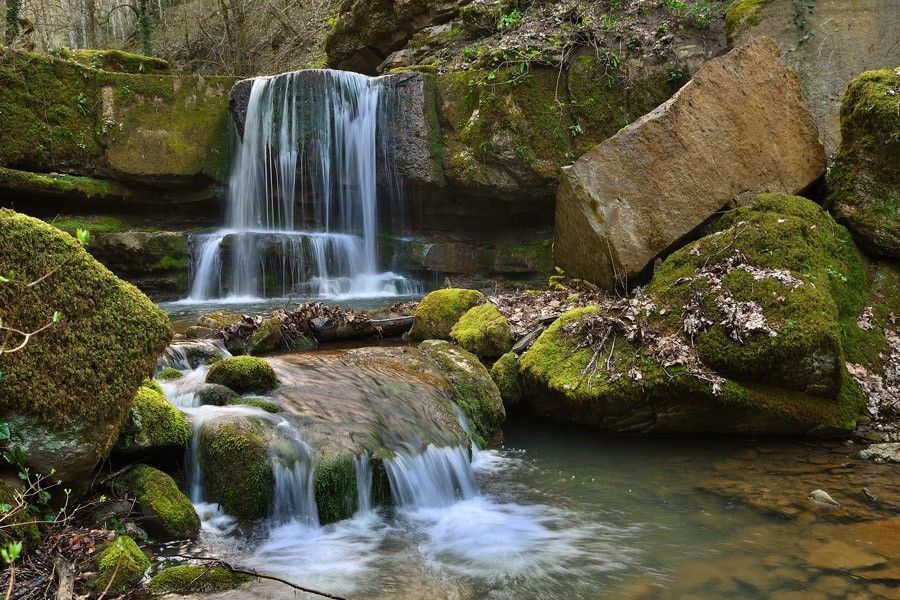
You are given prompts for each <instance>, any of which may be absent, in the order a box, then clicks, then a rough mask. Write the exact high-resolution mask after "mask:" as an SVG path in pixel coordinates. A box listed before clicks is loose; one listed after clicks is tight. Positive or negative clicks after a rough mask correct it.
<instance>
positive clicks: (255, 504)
mask: <svg viewBox="0 0 900 600" xmlns="http://www.w3.org/2000/svg"><path fill="white" fill-rule="evenodd" d="M267 426H268V425H267V423H264V422H261V421H251V420H246V419H242V420H235V421H227V422H213V423H210V424H209V425H207V426H205V427H204V428H203V430H202V431H201V432H200V466H201V468H202V472H203V483H204V490H205V493H206V496H207V497H208V498H209V499H210V500H211V501H213V502H218V503H219V504H221V505H222V508H223V509H224V510H225V512H226V513H228V514H229V515H232V516H235V517H237V518H240V519H262V518H264V517H266V516H267V515H268V514H269V507H270V506H271V505H272V493H273V492H272V490H273V486H274V485H275V476H274V474H273V472H272V464H271V462H270V461H269V448H268V444H267V443H266V435H265V428H266V427H267Z"/></svg>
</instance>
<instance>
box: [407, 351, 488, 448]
mask: <svg viewBox="0 0 900 600" xmlns="http://www.w3.org/2000/svg"><path fill="white" fill-rule="evenodd" d="M419 351H420V352H421V353H422V354H423V355H424V356H425V357H426V358H428V359H429V360H431V361H432V362H433V363H434V364H435V365H437V367H438V368H439V369H440V370H441V372H442V373H443V374H444V376H445V377H446V378H447V380H448V381H449V382H450V384H451V386H452V387H453V401H454V402H455V403H456V405H457V406H459V408H460V409H462V411H463V414H465V416H466V419H468V421H469V424H470V426H471V428H472V432H471V434H472V436H473V437H474V438H475V439H474V440H473V441H474V442H476V443H477V444H478V445H479V446H481V447H484V445H485V442H486V440H488V439H490V438H492V437H494V436H496V435H497V434H499V433H500V426H501V425H503V421H504V420H506V411H505V410H504V408H503V399H502V398H501V397H500V390H498V389H497V386H496V385H495V384H494V381H493V380H492V379H491V375H490V373H488V370H487V369H486V368H485V367H484V365H482V364H481V362H480V361H479V360H478V357H476V356H475V355H474V354H472V353H470V352H467V351H466V350H463V349H462V348H460V347H458V346H454V345H453V344H451V343H449V342H445V341H442V340H426V341H424V342H422V343H421V344H420V345H419Z"/></svg>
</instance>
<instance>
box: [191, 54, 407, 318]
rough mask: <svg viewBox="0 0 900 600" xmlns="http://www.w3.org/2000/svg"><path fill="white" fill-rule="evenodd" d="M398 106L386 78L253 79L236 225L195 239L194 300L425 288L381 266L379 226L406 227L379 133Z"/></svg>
mask: <svg viewBox="0 0 900 600" xmlns="http://www.w3.org/2000/svg"><path fill="white" fill-rule="evenodd" d="M395 100H396V98H395V94H394V91H393V89H392V88H391V87H390V86H389V85H386V84H385V83H384V80H383V79H380V78H370V77H366V76H364V75H359V74H356V73H349V72H344V71H332V70H312V71H297V72H294V73H285V74H283V75H278V76H276V77H259V78H256V79H253V80H252V89H251V91H250V99H249V103H248V106H247V113H246V119H245V126H244V134H243V139H242V140H239V141H238V143H237V145H236V149H235V156H234V160H233V164H232V170H231V175H230V179H229V184H228V210H227V218H226V224H225V227H224V228H222V229H220V230H218V231H215V232H212V233H207V234H199V235H197V236H196V240H195V244H194V249H193V264H192V267H191V287H190V295H189V297H188V298H187V301H188V302H192V303H196V302H207V301H211V300H221V299H223V298H227V299H229V300H230V301H238V302H246V301H251V300H254V299H259V298H264V297H285V296H288V295H291V294H296V295H300V296H313V297H328V298H345V297H378V296H396V295H409V294H415V293H418V292H420V291H421V288H420V286H419V284H418V283H417V282H415V281H412V280H409V279H407V278H405V277H403V276H401V275H398V274H396V273H393V272H391V271H385V270H381V269H380V264H379V263H380V262H381V261H380V260H379V239H378V236H379V230H380V228H384V229H386V230H387V231H391V232H396V230H397V229H398V228H399V227H400V226H401V225H402V222H403V195H402V189H401V186H400V185H399V184H398V178H397V177H396V174H394V173H393V170H392V166H393V159H392V155H391V152H392V148H391V144H390V143H389V140H388V139H387V135H386V134H383V133H382V132H381V130H382V129H383V128H384V119H385V118H387V117H386V115H388V114H392V111H391V105H392V103H393V102H395ZM379 190H382V193H381V194H380V193H379ZM380 195H381V196H385V197H383V198H380V197H379V196H380ZM385 214H386V217H385ZM380 218H386V220H384V221H383V222H381V223H380V222H379V219H380Z"/></svg>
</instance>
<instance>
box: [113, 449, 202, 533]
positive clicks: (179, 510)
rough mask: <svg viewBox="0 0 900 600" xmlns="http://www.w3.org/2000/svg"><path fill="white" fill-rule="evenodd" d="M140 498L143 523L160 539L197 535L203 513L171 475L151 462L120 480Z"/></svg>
mask: <svg viewBox="0 0 900 600" xmlns="http://www.w3.org/2000/svg"><path fill="white" fill-rule="evenodd" d="M116 486H117V487H121V488H122V489H124V490H126V491H128V493H129V494H131V495H132V496H133V497H134V499H135V500H136V501H137V504H138V510H139V511H140V514H141V517H142V518H143V526H144V528H145V529H147V531H148V532H149V533H150V534H151V535H153V536H155V537H156V538H157V539H159V540H184V539H193V538H195V537H197V534H198V533H199V532H200V517H199V516H198V515H197V511H196V510H194V505H193V504H191V501H190V500H188V498H187V496H185V495H184V494H183V493H182V492H181V490H180V489H178V485H177V484H176V483H175V480H173V479H172V478H171V477H169V476H168V475H166V474H165V473H163V472H162V471H160V470H158V469H154V468H153V467H150V466H148V465H137V466H136V467H134V468H132V469H131V470H130V471H128V473H126V474H125V475H124V476H123V477H122V478H121V479H119V480H117V481H116Z"/></svg>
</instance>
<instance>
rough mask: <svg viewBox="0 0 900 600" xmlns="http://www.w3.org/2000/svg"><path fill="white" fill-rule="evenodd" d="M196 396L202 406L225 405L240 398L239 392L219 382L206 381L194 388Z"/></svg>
mask: <svg viewBox="0 0 900 600" xmlns="http://www.w3.org/2000/svg"><path fill="white" fill-rule="evenodd" d="M194 398H195V399H196V400H197V401H198V402H199V403H200V406H206V405H211V406H225V405H226V404H230V403H232V402H233V401H235V400H237V399H239V398H240V396H238V395H237V392H235V391H234V390H232V389H231V388H228V387H225V386H224V385H220V384H218V383H204V384H203V385H200V386H197V388H196V389H195V390H194Z"/></svg>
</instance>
